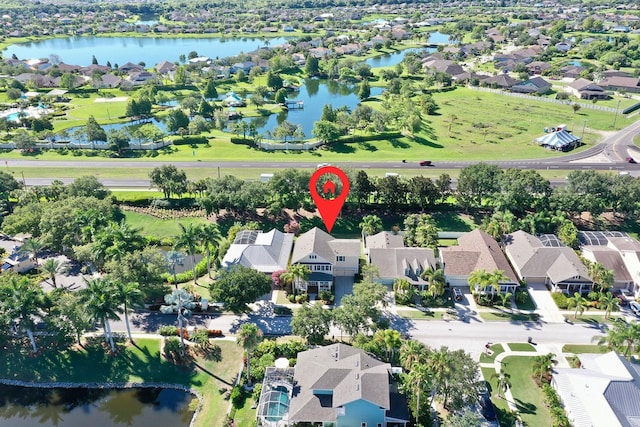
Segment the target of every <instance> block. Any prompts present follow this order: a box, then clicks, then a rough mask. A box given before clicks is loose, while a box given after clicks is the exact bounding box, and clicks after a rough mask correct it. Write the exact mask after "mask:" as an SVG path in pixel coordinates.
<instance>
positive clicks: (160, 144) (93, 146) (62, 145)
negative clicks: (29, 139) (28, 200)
mask: <svg viewBox="0 0 640 427" xmlns="http://www.w3.org/2000/svg"><path fill="white" fill-rule="evenodd" d="M169 145H171V141H157V142H148V143H129V148H128V149H129V150H159V149H160V148H164V147H168V146H169ZM35 148H37V149H50V150H60V149H71V150H77V149H87V150H108V149H109V145H108V144H106V143H105V142H104V141H98V142H95V143H76V142H45V143H39V144H36V145H35ZM0 149H8V150H15V149H16V143H15V142H8V143H5V144H0Z"/></svg>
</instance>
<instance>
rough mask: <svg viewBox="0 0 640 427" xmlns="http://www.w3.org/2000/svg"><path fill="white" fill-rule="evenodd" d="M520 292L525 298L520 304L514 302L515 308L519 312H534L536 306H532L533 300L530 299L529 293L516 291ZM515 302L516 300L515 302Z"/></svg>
mask: <svg viewBox="0 0 640 427" xmlns="http://www.w3.org/2000/svg"><path fill="white" fill-rule="evenodd" d="M518 292H521V293H522V294H523V295H524V296H525V297H524V300H523V301H522V302H521V303H517V302H516V306H517V307H518V309H519V310H535V309H536V305H535V304H534V302H533V300H532V299H531V295H530V294H529V291H527V290H523V291H522V290H521V291H518ZM516 301H517V300H516Z"/></svg>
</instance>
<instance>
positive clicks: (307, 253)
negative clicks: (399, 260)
mask: <svg viewBox="0 0 640 427" xmlns="http://www.w3.org/2000/svg"><path fill="white" fill-rule="evenodd" d="M359 260H360V240H356V239H336V238H334V237H333V236H331V235H330V234H328V233H326V232H324V231H322V230H320V229H319V228H318V227H314V228H312V229H311V230H309V231H307V232H306V233H304V234H301V235H300V237H298V238H297V239H296V241H295V243H294V245H293V255H292V256H291V264H302V265H306V266H307V267H309V270H311V275H310V276H309V277H308V278H307V280H306V281H302V282H301V283H299V284H297V287H298V288H299V289H300V290H302V291H305V292H307V293H309V294H316V293H318V292H320V291H323V290H331V287H332V286H333V281H334V277H336V276H351V277H353V276H355V275H356V274H358V267H359Z"/></svg>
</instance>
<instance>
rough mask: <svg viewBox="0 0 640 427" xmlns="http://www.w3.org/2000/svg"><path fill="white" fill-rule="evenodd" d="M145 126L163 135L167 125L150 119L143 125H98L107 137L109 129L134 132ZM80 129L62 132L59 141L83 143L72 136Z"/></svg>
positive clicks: (78, 127)
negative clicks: (156, 128) (149, 126)
mask: <svg viewBox="0 0 640 427" xmlns="http://www.w3.org/2000/svg"><path fill="white" fill-rule="evenodd" d="M145 124H152V125H155V126H157V127H158V128H159V129H160V130H161V131H163V132H165V133H166V132H167V125H166V124H165V123H164V122H163V121H162V120H158V119H156V118H151V119H149V120H146V121H145V122H143V123H137V122H133V123H132V122H125V123H111V124H108V125H100V126H101V127H102V129H104V131H105V132H107V135H108V134H109V130H111V129H115V130H120V129H123V128H127V129H128V130H129V131H130V132H134V131H135V130H136V129H137V128H139V127H140V126H142V125H145ZM81 128H83V126H75V127H72V128H68V129H65V131H64V132H65V133H66V135H65V136H64V137H60V139H64V140H65V141H71V142H84V141H81V140H80V139H79V138H77V137H76V135H74V133H75V131H77V130H78V129H81ZM143 142H147V141H143Z"/></svg>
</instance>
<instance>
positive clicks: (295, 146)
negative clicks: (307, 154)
mask: <svg viewBox="0 0 640 427" xmlns="http://www.w3.org/2000/svg"><path fill="white" fill-rule="evenodd" d="M322 144H323V142H322V141H313V142H304V143H302V144H301V143H297V142H296V143H294V142H284V143H275V142H260V143H258V146H259V147H260V148H262V149H263V150H267V151H274V150H312V149H314V148H318V147H320V146H321V145H322Z"/></svg>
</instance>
